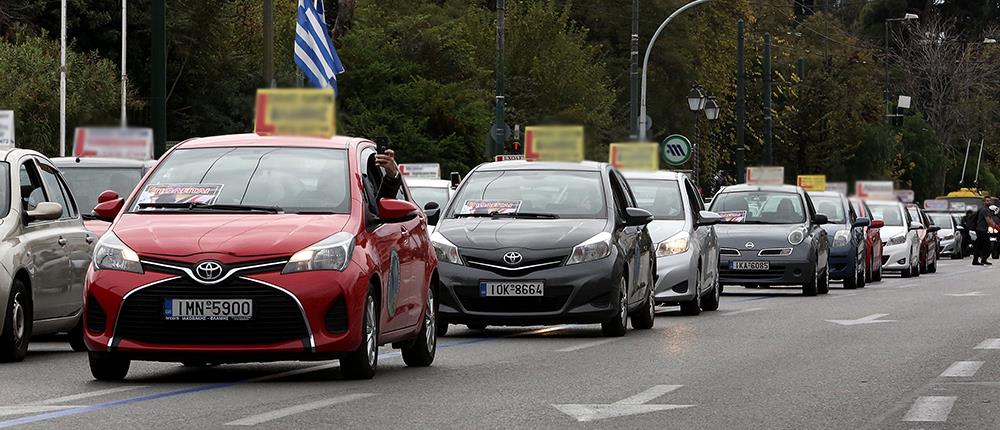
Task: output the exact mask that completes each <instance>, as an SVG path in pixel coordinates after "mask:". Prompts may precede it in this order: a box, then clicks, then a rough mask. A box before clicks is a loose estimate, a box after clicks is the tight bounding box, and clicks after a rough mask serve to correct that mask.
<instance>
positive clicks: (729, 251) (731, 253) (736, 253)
mask: <svg viewBox="0 0 1000 430" xmlns="http://www.w3.org/2000/svg"><path fill="white" fill-rule="evenodd" d="M719 255H729V256H733V257H739V256H740V250H738V249H733V248H719Z"/></svg>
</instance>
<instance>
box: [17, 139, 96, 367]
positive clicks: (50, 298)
mask: <svg viewBox="0 0 1000 430" xmlns="http://www.w3.org/2000/svg"><path fill="white" fill-rule="evenodd" d="M0 178H2V181H3V182H4V184H3V185H2V186H0V192H2V193H4V194H6V195H5V196H3V198H2V199H0V266H2V269H3V272H2V273H0V361H20V360H22V359H24V357H25V355H26V354H27V351H28V341H29V340H30V339H31V336H33V335H45V334H53V333H60V332H70V344H71V345H72V346H73V349H74V350H76V351H85V350H86V346H84V345H83V339H82V336H83V326H82V320H81V318H80V316H81V312H82V310H83V283H84V278H85V277H86V274H87V267H88V266H90V261H91V254H92V252H93V243H94V241H95V239H96V237H95V235H94V234H93V233H91V232H89V231H88V230H87V229H86V228H85V227H84V225H83V219H82V218H81V216H80V211H79V210H78V208H77V206H76V203H75V200H74V199H73V194H72V192H70V189H69V187H68V186H67V185H66V181H65V180H64V179H63V177H62V175H61V174H60V173H59V170H58V169H56V167H55V166H54V165H53V164H52V162H51V161H50V160H49V159H47V158H45V156H43V155H41V154H39V153H37V152H34V151H27V150H23V149H8V150H2V151H0Z"/></svg>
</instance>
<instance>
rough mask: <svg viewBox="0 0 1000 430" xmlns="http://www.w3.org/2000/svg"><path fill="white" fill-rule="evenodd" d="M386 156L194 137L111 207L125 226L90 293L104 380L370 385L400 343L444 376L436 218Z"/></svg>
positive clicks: (97, 259) (406, 354)
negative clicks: (317, 371)
mask: <svg viewBox="0 0 1000 430" xmlns="http://www.w3.org/2000/svg"><path fill="white" fill-rule="evenodd" d="M375 154H376V146H375V144H373V143H371V142H370V141H368V140H364V139H356V138H347V137H334V138H330V139H320V138H308V137H277V136H259V135H255V134H244V135H233V136H219V137H210V138H200V139H193V140H188V141H186V142H182V143H181V144H179V145H177V146H176V147H174V148H172V149H171V150H170V151H169V152H167V153H166V154H165V155H164V156H163V158H161V160H160V162H159V164H157V166H156V167H155V168H154V170H153V171H152V172H150V173H149V174H148V175H147V176H146V178H145V179H144V180H143V181H142V182H141V183H140V184H139V186H138V187H137V188H136V189H135V191H133V192H132V194H131V196H129V197H128V198H127V199H122V198H115V199H112V200H109V201H106V202H104V203H101V204H99V205H98V206H97V208H95V213H96V214H97V215H98V216H100V217H102V218H104V219H108V220H112V219H113V223H112V225H111V228H110V229H109V230H108V232H107V233H106V234H105V235H104V236H103V237H102V238H101V239H100V241H98V244H97V245H96V247H95V251H94V263H93V264H92V265H91V267H90V270H89V271H88V273H87V279H86V289H85V291H84V300H85V309H84V315H85V318H84V321H85V333H86V336H85V341H86V344H87V347H88V349H89V350H90V351H91V352H90V368H91V371H92V373H93V375H94V377H95V378H96V379H98V380H120V379H123V378H124V377H125V376H126V374H127V373H128V369H129V365H130V361H131V360H146V361H166V362H181V363H185V364H186V365H205V364H217V363H237V362H260V361H276V360H325V359H339V360H340V363H341V373H342V374H343V376H344V377H345V378H350V379H368V378H371V377H372V376H373V375H374V374H375V370H376V368H377V365H378V354H379V352H378V350H379V346H380V345H385V344H390V343H391V344H392V345H393V346H394V347H397V348H401V349H402V357H403V360H404V361H405V363H406V364H407V365H410V366H428V365H430V364H431V362H432V361H433V360H434V354H435V351H436V346H437V338H436V330H435V313H436V310H437V304H436V300H435V296H434V294H435V293H436V292H437V279H438V275H437V257H436V255H435V251H434V250H433V248H432V247H431V245H430V240H429V237H428V233H427V218H428V216H430V217H435V216H437V215H436V213H434V212H435V211H428V212H427V213H424V212H421V210H420V209H419V208H418V207H417V206H416V205H415V204H414V203H413V202H412V200H411V198H410V195H409V192H408V190H407V189H406V187H405V185H404V184H402V183H401V181H400V180H399V179H396V180H391V179H392V178H384V179H383V176H384V171H383V169H382V168H380V167H378V166H377V165H376V163H375ZM387 184H388V185H387ZM393 184H395V185H393ZM376 190H378V191H376ZM386 190H389V192H388V193H386ZM387 194H389V196H388V197H391V198H377V197H376V196H382V197H386V195H387Z"/></svg>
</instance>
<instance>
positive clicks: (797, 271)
mask: <svg viewBox="0 0 1000 430" xmlns="http://www.w3.org/2000/svg"><path fill="white" fill-rule="evenodd" d="M792 274H793V275H795V277H796V278H798V277H799V276H802V270H801V269H795V271H793V272H792Z"/></svg>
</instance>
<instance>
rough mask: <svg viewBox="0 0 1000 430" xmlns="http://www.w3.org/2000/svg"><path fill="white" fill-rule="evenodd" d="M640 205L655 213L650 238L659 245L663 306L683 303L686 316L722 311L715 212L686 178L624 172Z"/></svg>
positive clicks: (657, 292) (662, 173) (658, 280)
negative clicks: (706, 205)
mask: <svg viewBox="0 0 1000 430" xmlns="http://www.w3.org/2000/svg"><path fill="white" fill-rule="evenodd" d="M624 175H625V178H626V180H627V181H628V183H629V186H630V187H631V188H632V193H633V194H635V200H636V203H637V204H638V206H639V207H640V208H642V209H645V210H647V211H649V212H650V213H652V214H653V222H651V223H649V225H648V226H647V228H648V229H649V236H650V237H651V238H652V239H653V243H655V244H656V281H655V282H656V284H655V285H656V289H655V296H654V297H655V299H656V303H657V304H658V305H667V306H677V305H680V307H681V312H682V313H684V314H685V315H698V314H699V313H701V311H702V310H706V311H714V310H716V309H718V308H719V293H720V289H719V241H718V237H717V236H716V234H715V227H714V224H717V223H718V222H719V221H720V218H719V216H718V215H716V214H715V213H714V212H708V211H705V210H704V209H705V206H704V204H703V203H702V202H703V201H704V200H703V199H702V198H701V195H700V194H699V193H698V191H697V188H695V187H694V185H693V184H692V183H691V181H690V180H689V179H688V177H687V175H684V174H682V173H676V172H667V171H659V172H625V173H624Z"/></svg>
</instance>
